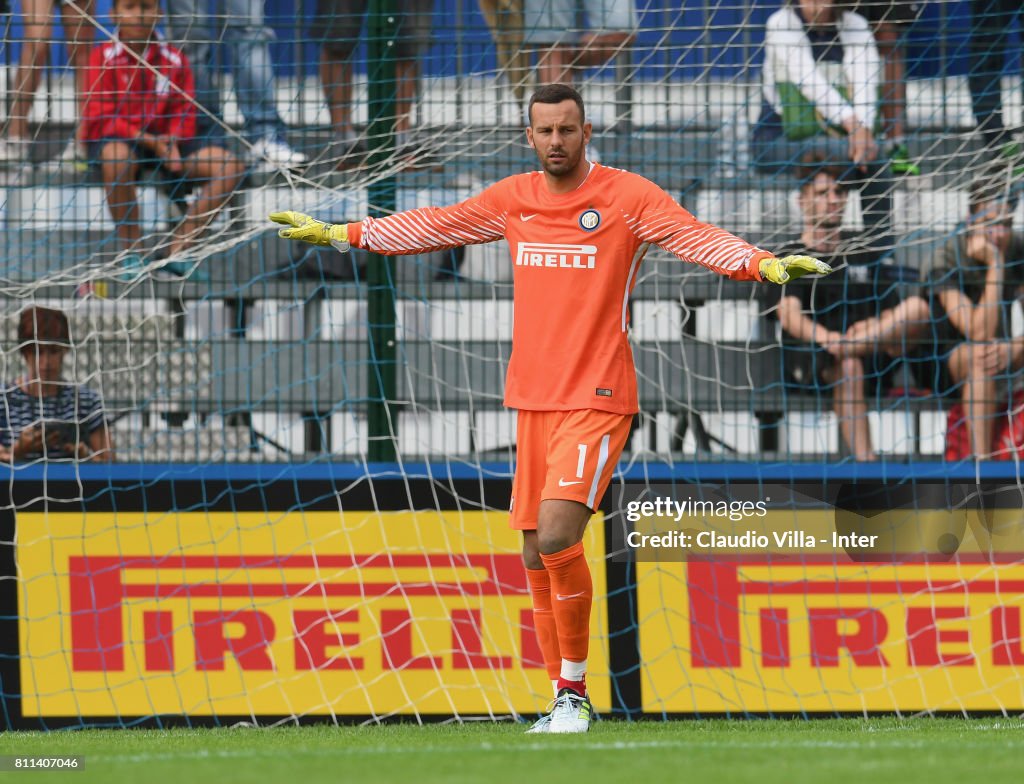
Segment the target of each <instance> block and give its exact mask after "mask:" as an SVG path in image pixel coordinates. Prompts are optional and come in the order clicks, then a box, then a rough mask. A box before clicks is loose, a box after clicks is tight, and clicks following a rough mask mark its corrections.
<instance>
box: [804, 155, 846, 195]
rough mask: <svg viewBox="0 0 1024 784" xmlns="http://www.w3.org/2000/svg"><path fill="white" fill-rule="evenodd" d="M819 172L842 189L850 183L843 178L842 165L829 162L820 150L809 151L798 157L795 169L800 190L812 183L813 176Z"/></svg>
mask: <svg viewBox="0 0 1024 784" xmlns="http://www.w3.org/2000/svg"><path fill="white" fill-rule="evenodd" d="M819 174H827V175H828V176H829V177H831V178H832V179H833V180H835V181H836V184H837V185H838V186H839V187H840V188H842V189H843V190H844V191H845V190H849V189H850V183H848V182H847V181H846V180H845V179H844V178H843V174H844V170H843V167H842V166H839V165H837V164H835V163H833V162H830V161H829V159H828V158H826V157H825V156H824V155H823V154H821V153H820V152H809V153H807V154H806V155H804V156H803V157H802V158H801V159H800V165H799V166H798V167H797V169H796V177H797V180H798V181H799V184H800V190H801V191H802V190H803V189H804V188H806V187H807V186H808V185H812V184H813V183H814V178H815V177H817V176H818V175H819Z"/></svg>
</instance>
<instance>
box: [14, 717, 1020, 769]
mask: <svg viewBox="0 0 1024 784" xmlns="http://www.w3.org/2000/svg"><path fill="white" fill-rule="evenodd" d="M523 729H524V727H523V726H522V725H515V724H511V723H505V724H501V723H499V724H492V723H471V724H465V725H461V726H460V725H454V724H446V725H427V726H422V727H421V726H415V725H386V726H382V727H377V726H372V727H332V726H313V727H301V728H294V727H279V728H271V729H211V730H205V729H198V730H86V731H74V732H55V733H46V734H44V733H23V732H19V733H8V734H6V735H2V736H0V754H25V755H46V756H54V755H71V754H75V755H83V756H84V757H85V769H84V770H82V771H79V772H60V773H57V772H48V771H39V772H31V773H29V772H25V773H6V774H0V780H12V781H15V780H25V781H33V782H44V781H58V780H59V781H62V782H67V784H75V783H76V782H77V783H78V784H85V782H93V781H95V782H105V783H106V784H119V783H120V782H124V784H162V782H183V783H184V784H199V782H218V783H219V784H229V783H231V782H247V784H248V783H249V782H266V784H314V782H331V784H342V783H343V782H344V783H345V784H348V783H349V782H355V783H357V784H363V783H364V782H367V783H375V782H402V783H403V784H419V782H423V783H424V784H426V783H427V782H437V784H460V783H461V782H473V783H474V784H477V783H481V784H482V783H485V782H495V783H498V782H509V783H510V784H537V782H542V781H563V782H566V781H572V782H581V784H604V782H616V784H632V783H633V782H640V783H641V784H654V783H655V782H661V781H672V782H681V783H683V782H694V781H709V782H710V781H714V782H729V783H730V784H731V783H732V782H757V784H774V782H779V783H780V784H782V782H786V784H790V783H791V782H805V781H806V782H815V784H842V782H851V783H852V782H856V784H876V783H878V782H898V783H899V784H915V783H916V782H922V784H936V783H937V782H945V781H949V782H975V781H980V782H983V784H992V783H993V782H998V781H1007V782H1010V781H1013V782H1020V781H1021V779H1022V776H1024V721H1022V720H1020V719H976V720H961V719H908V720H898V719H871V720H858V719H844V720H814V721H802V720H751V721H724V720H722V721H674V722H656V721H645V722H634V723H626V722H620V721H602V722H598V723H597V724H596V725H595V726H594V727H593V728H592V730H591V732H590V733H589V734H588V735H585V736H536V735H524V734H523Z"/></svg>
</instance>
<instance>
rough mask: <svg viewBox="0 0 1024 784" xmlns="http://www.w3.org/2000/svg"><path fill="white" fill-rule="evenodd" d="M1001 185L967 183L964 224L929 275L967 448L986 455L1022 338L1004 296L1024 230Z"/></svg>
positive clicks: (1016, 271)
mask: <svg viewBox="0 0 1024 784" xmlns="http://www.w3.org/2000/svg"><path fill="white" fill-rule="evenodd" d="M1000 181H1001V182H1002V186H1003V187H1002V188H1001V187H1000ZM1006 185H1007V181H1006V177H1005V176H1003V177H999V176H983V177H980V178H979V179H978V180H976V181H975V182H974V183H972V184H971V188H970V191H969V199H968V204H969V210H970V216H969V217H968V219H967V228H966V231H964V232H962V233H960V234H959V235H958V236H956V237H954V238H953V239H952V240H950V242H949V243H947V244H946V245H945V246H944V247H943V248H942V249H941V251H940V252H939V253H938V254H937V256H936V258H935V260H934V262H933V264H932V267H931V269H930V274H929V279H928V283H929V284H930V292H931V295H932V309H933V321H934V324H935V336H936V341H937V342H938V345H939V347H940V351H941V353H942V355H945V352H946V351H948V347H949V346H952V345H954V344H958V345H956V347H955V348H953V350H952V351H951V352H950V353H949V354H948V358H949V359H948V370H949V373H950V375H951V376H952V380H953V381H954V382H956V383H957V384H958V385H959V384H961V383H962V384H963V393H962V394H963V403H964V410H965V413H966V423H967V431H968V435H969V438H970V445H971V451H972V452H973V453H974V455H975V456H976V457H977V459H979V460H983V459H985V458H988V457H991V456H992V442H993V432H994V428H995V423H996V420H997V418H1000V417H1002V418H1004V419H1005V415H1006V412H1007V407H1008V406H1007V401H1008V400H1009V394H1010V392H1011V390H1010V386H1011V384H1010V380H1011V374H1013V373H1016V372H1017V371H1019V370H1021V369H1022V368H1024V339H1022V338H1012V339H1011V337H1010V324H1009V320H1010V319H1009V310H1010V304H1011V303H1012V302H1013V300H1015V299H1018V298H1020V296H1021V294H1022V293H1024V235H1021V234H1020V233H1019V232H1014V231H1013V211H1014V209H1016V206H1017V197H1016V196H1015V195H1012V194H1011V193H1009V191H1008V190H1007V189H1006V188H1005V186H1006Z"/></svg>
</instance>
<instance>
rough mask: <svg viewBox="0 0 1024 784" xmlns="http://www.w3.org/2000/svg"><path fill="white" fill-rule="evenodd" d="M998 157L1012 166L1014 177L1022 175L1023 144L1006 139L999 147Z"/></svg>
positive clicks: (1023, 163)
mask: <svg viewBox="0 0 1024 784" xmlns="http://www.w3.org/2000/svg"><path fill="white" fill-rule="evenodd" d="M999 157H1000V158H1002V159H1003V160H1004V161H1006V162H1007V163H1009V164H1010V165H1011V166H1013V176H1014V177H1024V144H1022V143H1021V142H1017V141H1012V140H1011V141H1008V142H1006V143H1005V144H1004V145H1003V146H1002V147H1000V148H999Z"/></svg>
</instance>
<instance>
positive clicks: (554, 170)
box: [544, 152, 582, 177]
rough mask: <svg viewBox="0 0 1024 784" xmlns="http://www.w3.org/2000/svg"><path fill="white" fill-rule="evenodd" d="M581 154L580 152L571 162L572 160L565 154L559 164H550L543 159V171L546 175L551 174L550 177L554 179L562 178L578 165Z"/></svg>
mask: <svg viewBox="0 0 1024 784" xmlns="http://www.w3.org/2000/svg"><path fill="white" fill-rule="evenodd" d="M563 154H564V153H563ZM581 154H582V152H581V153H580V154H578V155H577V156H576V159H575V160H573V159H572V158H570V157H569V156H568V155H567V154H566V155H565V157H564V158H563V159H562V160H561V161H560V162H558V163H552V162H551V161H549V160H548V159H547V158H545V159H544V171H546V172H547V173H548V174H551V175H553V176H555V177H560V176H562V175H564V174H568V173H569V172H571V171H572V170H573V169H575V168H576V166H577V165H578V164H579V162H580V155H581Z"/></svg>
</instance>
